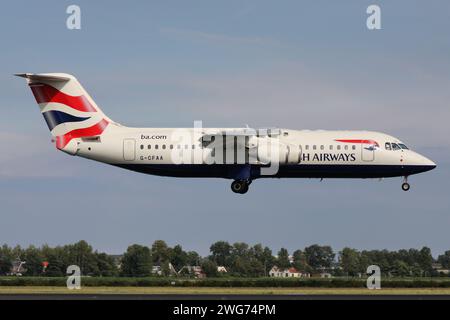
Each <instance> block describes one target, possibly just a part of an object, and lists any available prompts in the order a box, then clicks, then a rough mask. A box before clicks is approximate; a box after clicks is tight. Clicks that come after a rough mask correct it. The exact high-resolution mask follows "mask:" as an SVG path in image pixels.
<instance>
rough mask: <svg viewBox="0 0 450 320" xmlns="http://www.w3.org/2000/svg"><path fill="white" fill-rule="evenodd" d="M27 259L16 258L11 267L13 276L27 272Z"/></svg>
mask: <svg viewBox="0 0 450 320" xmlns="http://www.w3.org/2000/svg"><path fill="white" fill-rule="evenodd" d="M25 263H26V262H25V261H21V260H20V259H18V258H17V259H16V260H15V261H14V262H13V263H12V267H11V269H10V272H9V274H10V275H11V276H21V275H22V274H23V273H25V272H26V271H27V270H26V269H25V267H24V264H25Z"/></svg>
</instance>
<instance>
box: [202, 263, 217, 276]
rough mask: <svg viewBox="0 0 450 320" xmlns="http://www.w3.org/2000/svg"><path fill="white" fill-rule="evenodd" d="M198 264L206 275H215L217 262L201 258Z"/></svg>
mask: <svg viewBox="0 0 450 320" xmlns="http://www.w3.org/2000/svg"><path fill="white" fill-rule="evenodd" d="M200 266H201V267H202V270H203V272H204V273H205V274H206V276H207V277H217V274H218V272H217V264H216V263H215V262H214V261H211V260H210V259H203V260H202V262H201V264H200Z"/></svg>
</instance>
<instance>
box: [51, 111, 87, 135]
mask: <svg viewBox="0 0 450 320" xmlns="http://www.w3.org/2000/svg"><path fill="white" fill-rule="evenodd" d="M43 116H44V119H45V122H47V125H48V128H49V129H50V131H52V130H53V128H54V127H56V126H57V125H60V124H61V123H66V122H79V121H84V120H87V119H89V118H90V117H86V118H83V117H75V116H73V115H71V114H68V113H65V112H62V111H56V110H52V111H47V112H44V113H43Z"/></svg>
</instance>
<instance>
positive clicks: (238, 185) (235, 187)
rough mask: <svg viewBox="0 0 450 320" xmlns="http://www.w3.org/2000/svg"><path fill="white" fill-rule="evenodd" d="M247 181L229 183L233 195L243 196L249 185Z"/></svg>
mask: <svg viewBox="0 0 450 320" xmlns="http://www.w3.org/2000/svg"><path fill="white" fill-rule="evenodd" d="M250 183H251V182H250V181H249V180H234V181H233V182H232V183H231V190H232V191H233V192H234V193H241V194H244V193H246V192H247V191H248V186H249V185H250Z"/></svg>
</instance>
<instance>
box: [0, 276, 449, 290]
mask: <svg viewBox="0 0 450 320" xmlns="http://www.w3.org/2000/svg"><path fill="white" fill-rule="evenodd" d="M66 279H67V278H66V277H0V286H66ZM81 285H82V286H88V287H170V286H176V287H288V288H289V287H290V288H296V287H312V288H365V287H366V280H365V279H361V278H331V279H322V278H306V279H292V278H291V279H283V278H233V277H226V278H207V279H189V278H170V277H143V278H136V277H133V278H129V277H82V280H81ZM381 287H382V288H450V279H449V278H433V279H431V278H425V279H423V278H422V279H421V278H410V279H408V278H403V279H397V278H393V279H384V280H383V279H382V281H381Z"/></svg>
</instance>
